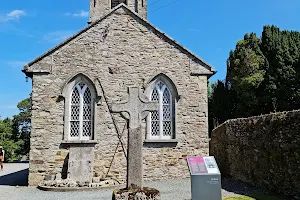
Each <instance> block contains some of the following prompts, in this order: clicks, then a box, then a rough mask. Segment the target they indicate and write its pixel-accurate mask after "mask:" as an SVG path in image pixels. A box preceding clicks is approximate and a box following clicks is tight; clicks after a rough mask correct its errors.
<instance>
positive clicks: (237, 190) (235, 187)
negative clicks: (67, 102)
mask: <svg viewBox="0 0 300 200" xmlns="http://www.w3.org/2000/svg"><path fill="white" fill-rule="evenodd" d="M27 168H28V164H6V165H5V171H4V172H0V200H2V199H3V200H5V199H9V200H58V199H59V200H69V199H71V200H110V199H111V196H112V191H113V189H106V190H105V189H104V190H97V191H90V192H87V191H86V192H67V193H59V192H44V191H40V190H38V189H36V188H35V187H24V186H23V187H22V186H16V185H24V183H26V182H27V175H28V170H27ZM145 185H146V186H148V187H153V188H157V189H159V190H160V191H161V199H162V200H171V199H172V200H186V199H191V192H190V188H191V185H190V180H189V179H183V180H167V181H154V182H146V183H145ZM222 187H223V190H222V194H223V196H233V195H236V194H251V193H252V194H253V193H262V192H263V191H262V190H260V189H259V188H253V187H251V186H249V185H247V184H245V183H242V182H238V181H234V180H231V179H223V180H222Z"/></svg>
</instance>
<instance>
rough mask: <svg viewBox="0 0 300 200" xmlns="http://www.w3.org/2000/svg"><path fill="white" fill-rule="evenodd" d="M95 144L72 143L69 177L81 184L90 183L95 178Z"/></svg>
mask: <svg viewBox="0 0 300 200" xmlns="http://www.w3.org/2000/svg"><path fill="white" fill-rule="evenodd" d="M93 160H94V146H92V145H83V144H79V145H71V146H70V152H69V164H68V178H69V179H70V180H72V181H74V182H77V183H79V184H80V185H89V184H90V183H92V179H93Z"/></svg>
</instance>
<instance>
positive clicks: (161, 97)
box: [149, 81, 175, 139]
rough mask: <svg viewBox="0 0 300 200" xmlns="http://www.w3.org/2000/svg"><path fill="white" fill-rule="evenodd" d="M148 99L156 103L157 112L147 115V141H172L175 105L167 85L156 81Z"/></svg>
mask: <svg viewBox="0 0 300 200" xmlns="http://www.w3.org/2000/svg"><path fill="white" fill-rule="evenodd" d="M150 99H151V100H152V101H157V102H158V104H159V110H158V111H152V112H151V113H150V114H149V115H150V117H149V118H150V120H149V124H150V127H149V129H150V130H149V132H150V134H149V139H174V119H175V117H174V112H175V108H174V105H175V104H174V100H173V99H174V98H172V93H171V91H170V89H169V88H168V86H167V84H165V83H164V82H162V81H158V82H157V83H156V84H155V85H154V87H153V89H152V92H151V95H150Z"/></svg>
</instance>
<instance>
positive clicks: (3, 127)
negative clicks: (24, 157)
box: [0, 118, 24, 161]
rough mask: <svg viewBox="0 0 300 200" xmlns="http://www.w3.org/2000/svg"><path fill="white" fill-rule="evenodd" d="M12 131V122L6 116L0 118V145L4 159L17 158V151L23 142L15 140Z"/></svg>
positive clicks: (11, 159)
mask: <svg viewBox="0 0 300 200" xmlns="http://www.w3.org/2000/svg"><path fill="white" fill-rule="evenodd" d="M15 138H16V137H15V135H14V132H13V122H12V120H11V119H9V118H6V119H3V120H0V146H3V148H4V150H5V161H13V160H16V159H18V158H19V156H18V153H17V151H19V150H20V149H21V147H22V145H23V144H24V143H23V141H22V140H16V139H15Z"/></svg>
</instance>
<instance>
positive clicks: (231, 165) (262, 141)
mask: <svg viewBox="0 0 300 200" xmlns="http://www.w3.org/2000/svg"><path fill="white" fill-rule="evenodd" d="M210 155H212V156H215V158H216V160H217V163H218V165H219V168H220V170H221V172H222V175H223V176H228V175H229V176H232V177H233V178H236V179H239V180H242V181H245V182H248V183H251V184H253V185H256V186H260V187H263V188H265V189H267V190H270V191H274V192H278V193H282V194H284V195H288V196H300V173H299V171H300V110H297V111H290V112H282V113H274V114H269V115H262V116H256V117H251V118H246V119H234V120H229V121H227V122H225V123H224V124H222V125H220V126H219V127H217V128H216V129H214V130H213V132H212V138H211V141H210Z"/></svg>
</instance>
